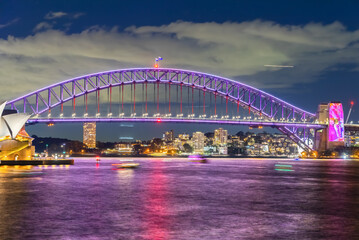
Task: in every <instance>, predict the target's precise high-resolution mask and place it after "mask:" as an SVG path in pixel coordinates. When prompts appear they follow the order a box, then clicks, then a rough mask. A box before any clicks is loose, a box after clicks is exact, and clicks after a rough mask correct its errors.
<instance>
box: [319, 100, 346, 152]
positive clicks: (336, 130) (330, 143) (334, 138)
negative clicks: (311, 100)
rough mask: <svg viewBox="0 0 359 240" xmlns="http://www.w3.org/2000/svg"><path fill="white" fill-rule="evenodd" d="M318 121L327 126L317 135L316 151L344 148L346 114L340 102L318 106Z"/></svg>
mask: <svg viewBox="0 0 359 240" xmlns="http://www.w3.org/2000/svg"><path fill="white" fill-rule="evenodd" d="M317 121H318V122H319V123H323V124H327V127H326V128H323V129H319V130H317V131H316V133H315V142H314V149H315V150H316V151H318V152H324V151H326V150H334V149H336V148H338V147H344V114H343V106H342V104H341V103H340V102H329V103H321V104H319V106H318V111H317Z"/></svg>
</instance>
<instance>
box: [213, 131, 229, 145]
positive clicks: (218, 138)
mask: <svg viewBox="0 0 359 240" xmlns="http://www.w3.org/2000/svg"><path fill="white" fill-rule="evenodd" d="M227 138H228V132H227V130H224V129H223V128H218V129H216V130H214V144H216V145H227Z"/></svg>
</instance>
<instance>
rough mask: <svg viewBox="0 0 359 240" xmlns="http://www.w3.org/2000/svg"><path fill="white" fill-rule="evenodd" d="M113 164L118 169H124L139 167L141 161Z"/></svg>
mask: <svg viewBox="0 0 359 240" xmlns="http://www.w3.org/2000/svg"><path fill="white" fill-rule="evenodd" d="M112 166H115V167H116V168H118V169H122V168H137V167H138V166H140V164H139V163H135V162H123V163H116V164H112Z"/></svg>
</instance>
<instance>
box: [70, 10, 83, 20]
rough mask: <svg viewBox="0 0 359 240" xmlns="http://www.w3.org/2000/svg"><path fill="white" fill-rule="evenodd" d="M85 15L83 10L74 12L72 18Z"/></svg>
mask: <svg viewBox="0 0 359 240" xmlns="http://www.w3.org/2000/svg"><path fill="white" fill-rule="evenodd" d="M84 15H85V13H82V12H79V13H73V14H72V18H74V19H77V18H79V17H82V16H84Z"/></svg>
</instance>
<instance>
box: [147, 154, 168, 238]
mask: <svg viewBox="0 0 359 240" xmlns="http://www.w3.org/2000/svg"><path fill="white" fill-rule="evenodd" d="M164 164H165V163H164V162H163V161H161V160H154V161H153V167H152V168H151V169H150V172H149V173H148V178H147V179H146V186H147V188H146V190H145V192H144V201H145V204H144V209H145V212H144V218H143V224H144V227H145V229H146V230H145V234H144V237H146V238H148V239H169V237H168V230H169V226H168V225H169V218H168V202H169V199H168V195H167V187H168V186H167V177H166V175H165V174H164Z"/></svg>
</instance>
